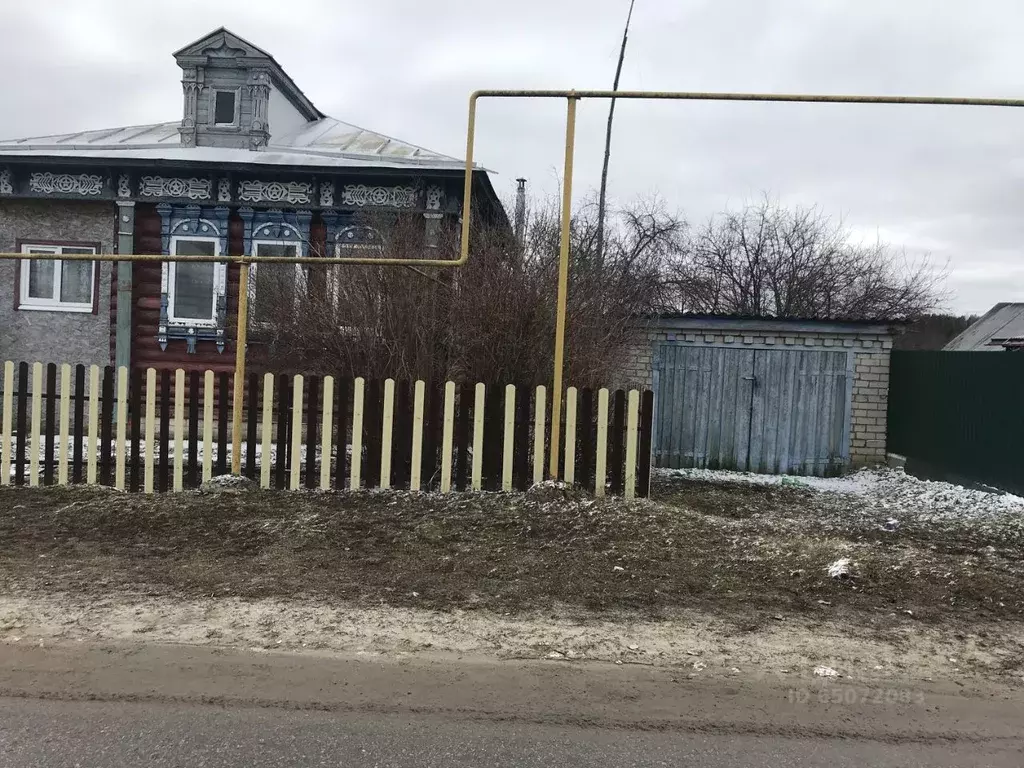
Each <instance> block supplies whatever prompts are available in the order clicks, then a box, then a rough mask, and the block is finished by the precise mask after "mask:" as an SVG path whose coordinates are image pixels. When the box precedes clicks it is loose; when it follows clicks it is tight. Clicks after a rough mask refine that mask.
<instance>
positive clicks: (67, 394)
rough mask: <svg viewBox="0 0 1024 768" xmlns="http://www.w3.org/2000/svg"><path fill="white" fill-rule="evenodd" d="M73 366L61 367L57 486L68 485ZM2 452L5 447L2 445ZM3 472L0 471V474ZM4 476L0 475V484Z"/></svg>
mask: <svg viewBox="0 0 1024 768" xmlns="http://www.w3.org/2000/svg"><path fill="white" fill-rule="evenodd" d="M72 386H73V383H72V381H71V365H70V364H68V363H64V365H62V366H61V367H60V445H58V446H57V484H58V485H67V484H68V446H69V443H70V438H69V436H68V435H69V432H70V427H71V387H72ZM0 450H3V446H2V445H0ZM2 471H3V470H2V469H0V472H2ZM2 482H3V476H2V475H0V483H2Z"/></svg>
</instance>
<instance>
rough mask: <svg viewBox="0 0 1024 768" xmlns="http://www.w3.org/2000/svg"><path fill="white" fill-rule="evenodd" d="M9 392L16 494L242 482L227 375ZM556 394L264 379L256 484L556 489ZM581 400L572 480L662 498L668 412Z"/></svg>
mask: <svg viewBox="0 0 1024 768" xmlns="http://www.w3.org/2000/svg"><path fill="white" fill-rule="evenodd" d="M2 385H3V389H2V392H3V400H2V404H3V405H2V420H0V484H3V485H7V484H10V483H12V482H13V483H15V484H26V485H29V486H37V485H49V484H57V485H64V484H68V483H72V482H85V483H92V484H95V483H99V484H103V485H110V486H112V487H114V488H117V489H123V490H139V491H143V492H145V493H153V492H155V491H157V490H171V491H180V490H184V489H185V488H189V487H196V486H197V485H199V484H200V483H201V482H205V481H208V480H210V479H211V478H213V477H214V476H215V475H220V474H225V473H226V471H227V470H226V468H227V467H229V466H230V461H229V456H230V448H231V443H230V442H229V441H228V439H227V432H228V424H229V423H230V417H231V405H232V403H231V400H230V398H231V394H232V392H233V387H232V386H231V385H230V382H229V380H228V376H227V375H226V374H221V375H220V376H218V375H215V374H214V373H213V372H212V371H205V372H202V373H199V372H186V371H184V370H181V369H178V370H176V371H173V372H171V371H157V370H155V369H153V368H149V369H147V370H145V371H142V370H138V369H136V370H132V371H130V370H129V369H127V368H123V367H122V368H118V369H114V368H111V367H108V368H104V369H101V368H99V367H98V366H91V367H89V368H86V367H84V366H77V367H75V368H73V367H72V366H71V365H67V364H65V365H61V366H56V365H53V364H51V365H48V366H44V365H43V364H41V363H33V364H32V365H28V364H25V363H21V364H20V365H17V366H16V365H15V364H14V363H13V362H6V363H4V365H3V377H2ZM547 394H548V393H547V392H546V390H545V387H543V386H540V387H536V388H522V387H521V388H518V389H517V387H516V386H514V385H512V384H508V385H505V386H500V387H494V386H491V387H489V386H487V385H485V384H483V383H476V384H473V385H465V384H464V385H461V386H459V385H457V384H456V383H455V382H451V381H449V382H446V383H444V385H443V386H438V387H432V386H430V385H428V383H426V382H424V381H415V382H410V383H407V382H398V381H396V380H394V379H386V380H384V381H383V382H380V381H367V380H365V379H363V378H356V379H339V378H336V377H333V376H323V377H320V376H303V375H294V376H283V375H274V374H271V373H267V374H265V375H263V376H262V377H258V376H256V375H255V374H254V375H252V376H250V377H249V379H248V382H247V386H246V387H245V388H244V390H243V396H245V397H246V419H245V435H244V437H245V440H244V441H243V442H242V443H241V450H242V456H241V458H242V459H243V461H244V471H243V474H245V475H247V476H249V477H250V478H252V479H253V480H254V481H255V482H257V483H258V484H259V486H260V487H262V488H267V489H269V488H277V489H292V490H295V489H299V488H319V489H321V490H331V489H335V490H340V489H346V488H347V489H358V488H382V489H386V488H405V489H409V490H412V491H420V490H436V491H439V492H441V493H449V492H451V491H453V490H456V489H458V490H462V489H468V490H476V491H479V490H501V491H506V492H507V491H512V490H515V489H525V488H527V487H529V486H530V485H533V484H536V483H539V482H541V481H542V480H543V479H544V468H545V456H546V454H547V451H548V444H547V436H548V435H549V434H550V424H549V423H548V418H549V413H548V411H547V402H548V398H547ZM595 394H596V398H595V397H594V395H595ZM580 395H581V391H578V390H577V389H576V388H574V387H570V388H569V389H568V390H567V391H566V393H565V402H566V413H565V422H564V430H563V434H564V435H565V440H564V444H563V445H562V446H560V450H561V451H562V455H563V457H564V458H563V460H562V462H561V468H560V478H561V479H563V480H564V481H565V482H566V483H569V484H578V485H584V486H587V487H589V488H590V489H591V490H592V491H593V492H594V493H595V495H597V496H602V495H604V494H605V493H606V492H612V493H620V494H621V495H623V496H625V497H626V498H633V497H634V496H636V495H641V496H643V495H646V494H647V487H648V485H649V478H650V426H651V422H652V418H651V413H650V411H651V409H652V407H653V406H652V403H653V397H652V396H651V395H650V393H649V392H648V393H641V392H639V391H637V390H632V391H630V392H628V393H626V392H623V391H621V390H619V391H617V392H614V393H613V392H610V391H609V390H607V389H601V390H598V391H597V392H596V393H594V392H591V391H590V390H582V398H581V396H580ZM595 400H596V408H595V407H594V405H595V403H594V401H595ZM584 406H585V407H584ZM581 468H582V473H581Z"/></svg>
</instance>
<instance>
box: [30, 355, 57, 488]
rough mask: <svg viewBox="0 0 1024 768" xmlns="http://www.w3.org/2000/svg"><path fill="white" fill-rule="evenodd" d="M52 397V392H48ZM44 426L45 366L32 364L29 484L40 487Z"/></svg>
mask: <svg viewBox="0 0 1024 768" xmlns="http://www.w3.org/2000/svg"><path fill="white" fill-rule="evenodd" d="M47 394H48V395H52V394H53V393H52V392H47ZM42 424H43V364H42V363H32V422H31V426H30V427H29V436H30V437H31V438H32V440H31V442H30V443H29V454H28V484H29V485H30V486H36V485H39V449H40V447H41V444H42V438H41V435H42V431H43V428H42Z"/></svg>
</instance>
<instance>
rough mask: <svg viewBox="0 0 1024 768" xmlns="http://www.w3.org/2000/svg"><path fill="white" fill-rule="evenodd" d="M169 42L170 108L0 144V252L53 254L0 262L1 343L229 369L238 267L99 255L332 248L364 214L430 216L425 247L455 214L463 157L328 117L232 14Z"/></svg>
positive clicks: (87, 359) (356, 234)
mask: <svg viewBox="0 0 1024 768" xmlns="http://www.w3.org/2000/svg"><path fill="white" fill-rule="evenodd" d="M174 57H175V60H176V62H177V64H178V66H179V67H180V68H181V71H182V93H183V111H182V114H181V117H180V119H178V120H174V121H173V122H166V123H154V124H150V125H139V126H131V127H121V128H110V129H106V130H94V131H85V132H80V133H67V134H61V135H54V136H44V137H39V138H27V139H17V140H8V141H2V142H0V251H2V252H17V253H31V252H43V253H49V254H52V255H54V257H55V258H54V259H53V260H46V261H31V262H29V261H2V262H0V359H14V360H19V359H20V360H32V361H34V360H39V361H42V362H51V361H52V362H62V363H63V362H68V363H87V364H93V363H96V364H100V365H109V364H116V365H131V366H142V367H154V368H157V369H174V368H186V369H190V370H196V369H202V370H206V369H212V370H214V371H228V370H231V368H232V363H233V352H234V342H233V332H232V328H233V318H234V317H235V313H236V309H237V301H238V271H237V270H238V268H237V266H233V267H228V266H227V265H224V264H198V263H191V264H180V263H179V264H175V263H168V262H160V261H152V262H145V263H135V264H130V263H125V262H122V263H117V264H115V263H112V262H109V261H103V260H102V258H101V256H102V254H104V253H139V254H189V253H191V254H199V253H202V254H213V255H219V254H232V255H235V254H243V253H248V254H252V255H253V256H254V257H255V258H256V259H257V261H258V258H259V256H260V255H293V254H295V255H303V256H309V255H312V256H316V255H324V254H336V253H341V252H342V250H343V249H352V248H359V247H368V248H369V247H371V246H373V244H374V243H375V242H377V241H378V240H379V238H380V237H381V233H380V232H376V231H374V230H373V228H372V227H369V226H366V225H365V224H361V223H360V222H361V221H363V219H362V218H361V215H362V214H365V213H366V212H384V213H390V214H398V213H402V214H406V215H416V216H422V219H423V228H424V230H423V231H424V242H425V245H426V248H429V247H430V245H431V242H432V238H433V237H435V236H436V234H437V233H438V231H439V230H440V229H441V228H443V227H445V226H452V225H454V224H455V223H456V222H457V221H458V217H459V215H460V213H461V206H462V200H461V197H462V188H463V183H464V179H465V171H464V164H463V161H461V160H459V159H457V158H454V157H448V156H445V155H442V154H439V153H437V152H432V151H430V150H427V149H423V148H421V147H418V146H415V145H413V144H409V143H406V142H404V141H399V140H397V139H393V138H390V137H388V136H383V135H381V134H379V133H374V132H372V131H369V130H365V129H363V128H359V127H356V126H354V125H350V124H348V123H345V122H342V121H340V120H337V119H335V118H332V117H328V116H327V115H325V114H324V113H323V112H321V111H320V110H319V109H318V108H317V107H316V106H315V105H314V104H313V102H312V101H311V100H310V99H309V98H308V97H307V96H306V95H305V94H304V93H303V92H302V90H301V89H300V88H299V87H298V85H296V83H295V82H294V81H293V80H292V79H291V78H290V77H289V76H288V74H287V73H286V72H285V71H284V69H282V67H281V66H280V65H279V64H278V63H277V61H275V59H274V57H273V56H271V55H270V54H269V53H267V52H266V51H264V50H262V49H260V48H258V47H256V46H255V45H253V44H252V43H250V42H248V41H247V40H243V39H242V38H240V37H238V36H237V35H235V34H233V33H231V32H229V31H228V30H226V29H223V28H221V29H218V30H216V31H215V32H212V33H210V34H209V35H206V36H205V37H203V38H202V39H201V40H198V41H196V42H194V43H192V44H190V45H187V46H185V47H184V48H182V49H181V50H179V51H178V52H177V53H175V54H174ZM0 130H2V121H0ZM473 183H474V209H475V210H477V211H479V212H481V213H482V215H485V216H488V215H493V216H496V217H499V218H502V219H503V217H504V212H503V211H502V209H501V204H500V202H499V201H498V198H497V196H496V195H495V192H494V189H493V188H492V186H491V183H490V180H489V179H488V177H487V174H486V173H485V172H484V171H482V170H476V171H475V172H474V180H473ZM368 252H372V248H371V249H370V251H368ZM65 253H95V254H97V256H98V257H100V258H98V259H97V260H96V261H94V262H76V261H70V260H64V261H61V260H60V259H59V256H60V255H61V254H65ZM257 291H258V287H257ZM3 294H6V295H3ZM255 300H256V301H257V302H258V301H259V296H258V295H256V296H255Z"/></svg>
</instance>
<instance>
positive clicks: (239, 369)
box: [231, 259, 301, 475]
mask: <svg viewBox="0 0 1024 768" xmlns="http://www.w3.org/2000/svg"><path fill="white" fill-rule="evenodd" d="M239 266H240V269H239V273H238V321H237V322H238V327H237V328H236V329H235V387H234V399H233V400H232V402H231V474H233V475H240V474H242V401H243V400H244V399H245V345H246V344H247V343H248V336H249V262H248V261H246V260H245V259H243V260H242V263H241V264H240V265H239ZM253 415H254V414H251V413H250V414H249V418H250V419H251V418H253ZM300 422H301V419H300Z"/></svg>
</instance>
